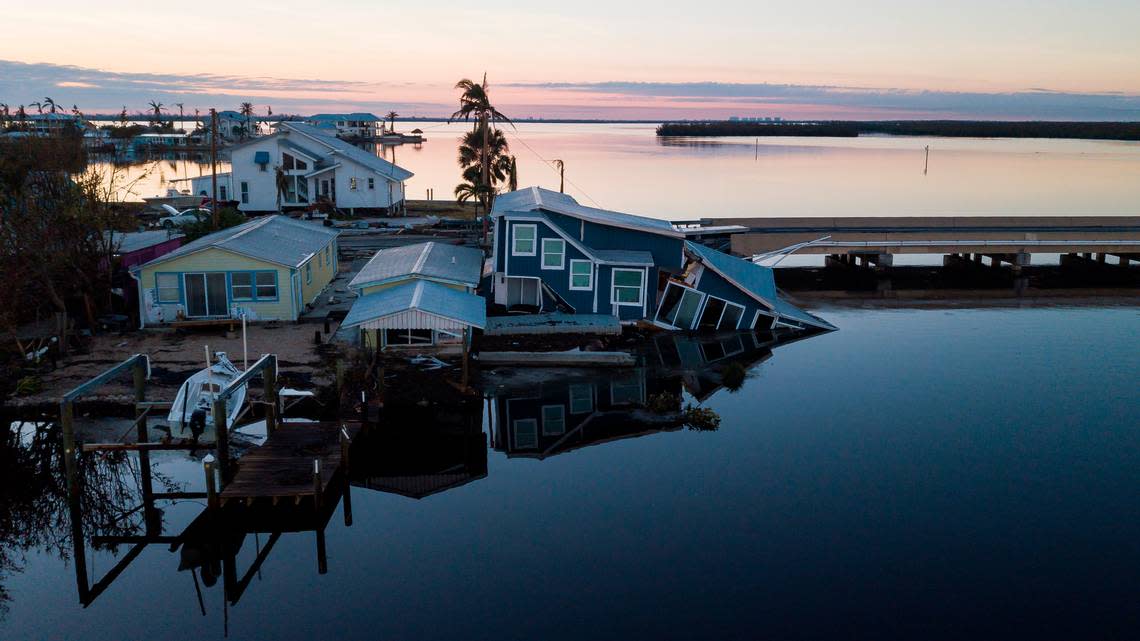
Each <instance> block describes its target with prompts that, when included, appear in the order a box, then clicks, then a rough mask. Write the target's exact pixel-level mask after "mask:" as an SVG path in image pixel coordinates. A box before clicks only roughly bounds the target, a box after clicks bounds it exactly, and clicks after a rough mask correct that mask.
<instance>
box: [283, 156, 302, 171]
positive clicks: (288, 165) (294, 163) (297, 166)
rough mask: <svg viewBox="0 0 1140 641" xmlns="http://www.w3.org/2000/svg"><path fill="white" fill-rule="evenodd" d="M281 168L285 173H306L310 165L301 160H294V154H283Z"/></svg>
mask: <svg viewBox="0 0 1140 641" xmlns="http://www.w3.org/2000/svg"><path fill="white" fill-rule="evenodd" d="M281 168H282V169H284V170H285V171H293V170H298V171H305V170H307V169H308V168H309V163H307V162H305V161H304V160H301V159H300V158H294V157H293V155H292V154H285V153H283V154H281Z"/></svg>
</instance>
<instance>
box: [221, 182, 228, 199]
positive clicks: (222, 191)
mask: <svg viewBox="0 0 1140 641" xmlns="http://www.w3.org/2000/svg"><path fill="white" fill-rule="evenodd" d="M218 196H220V198H219V200H229V198H228V197H226V186H225V185H218Z"/></svg>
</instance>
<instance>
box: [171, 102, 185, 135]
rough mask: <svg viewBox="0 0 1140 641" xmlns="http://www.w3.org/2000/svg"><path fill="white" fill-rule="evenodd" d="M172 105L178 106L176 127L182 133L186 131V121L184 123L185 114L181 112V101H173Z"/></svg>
mask: <svg viewBox="0 0 1140 641" xmlns="http://www.w3.org/2000/svg"><path fill="white" fill-rule="evenodd" d="M174 106H175V107H178V129H179V131H182V132H183V133H185V132H186V123H185V118H184V115H185V114H183V112H182V103H181V102H176V103H174Z"/></svg>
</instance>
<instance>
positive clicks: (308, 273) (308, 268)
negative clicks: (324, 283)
mask: <svg viewBox="0 0 1140 641" xmlns="http://www.w3.org/2000/svg"><path fill="white" fill-rule="evenodd" d="M312 282H313V261H309V262H307V263H305V284H306V285H309V284H311V283H312Z"/></svg>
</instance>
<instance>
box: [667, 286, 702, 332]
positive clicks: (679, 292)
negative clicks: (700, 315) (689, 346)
mask: <svg viewBox="0 0 1140 641" xmlns="http://www.w3.org/2000/svg"><path fill="white" fill-rule="evenodd" d="M702 300H704V294H702V293H700V292H698V291H695V290H692V289H687V288H685V287H681V286H680V285H677V284H675V283H669V286H668V287H666V288H665V295H664V296H662V297H661V306H660V307H659V308H658V309H657V320H658V322H661V323H665V324H666V325H672V326H673V327H677V328H679V329H689V328H691V327H692V326H693V321H694V320H695V319H696V316H697V312H698V311H699V310H700V308H701V301H702Z"/></svg>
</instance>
